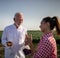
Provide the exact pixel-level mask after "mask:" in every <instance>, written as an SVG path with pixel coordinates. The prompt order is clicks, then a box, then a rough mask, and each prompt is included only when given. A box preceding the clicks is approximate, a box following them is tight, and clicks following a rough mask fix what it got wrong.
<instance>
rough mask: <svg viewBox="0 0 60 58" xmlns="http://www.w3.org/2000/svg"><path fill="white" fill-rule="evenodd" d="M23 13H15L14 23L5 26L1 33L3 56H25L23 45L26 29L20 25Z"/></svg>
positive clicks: (9, 57) (14, 57) (6, 57)
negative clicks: (3, 48)
mask: <svg viewBox="0 0 60 58" xmlns="http://www.w3.org/2000/svg"><path fill="white" fill-rule="evenodd" d="M22 23H23V14H22V13H16V14H15V16H14V24H12V25H10V26H7V27H6V28H5V29H4V32H3V34H2V44H3V45H4V47H5V58H25V56H24V53H23V50H22V47H24V41H25V36H26V34H27V32H26V29H25V28H24V27H22Z"/></svg>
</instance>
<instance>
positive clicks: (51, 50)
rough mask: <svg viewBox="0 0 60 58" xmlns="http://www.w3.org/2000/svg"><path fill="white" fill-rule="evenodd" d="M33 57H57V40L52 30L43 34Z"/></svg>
mask: <svg viewBox="0 0 60 58" xmlns="http://www.w3.org/2000/svg"><path fill="white" fill-rule="evenodd" d="M33 58H57V47H56V41H55V39H54V37H53V34H52V33H51V32H50V33H47V34H45V35H43V36H42V38H41V40H40V42H39V44H38V48H37V51H36V53H34V55H33Z"/></svg>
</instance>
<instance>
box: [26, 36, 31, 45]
mask: <svg viewBox="0 0 60 58" xmlns="http://www.w3.org/2000/svg"><path fill="white" fill-rule="evenodd" d="M30 43H32V35H26V39H25V44H26V45H27V44H28V45H29V44H30Z"/></svg>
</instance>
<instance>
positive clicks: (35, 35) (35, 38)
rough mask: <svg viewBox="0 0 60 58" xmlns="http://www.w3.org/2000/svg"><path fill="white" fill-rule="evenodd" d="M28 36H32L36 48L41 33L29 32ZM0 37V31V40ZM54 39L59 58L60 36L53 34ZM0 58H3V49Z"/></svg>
mask: <svg viewBox="0 0 60 58" xmlns="http://www.w3.org/2000/svg"><path fill="white" fill-rule="evenodd" d="M28 34H29V35H30V34H32V38H33V43H34V45H35V46H37V43H38V42H39V40H40V37H41V36H42V32H41V31H39V30H29V31H28ZM1 36H2V31H0V38H1ZM54 37H55V39H56V41H57V48H58V58H60V36H57V34H56V32H54ZM0 46H2V45H1V44H0ZM0 48H1V47H0ZM0 58H4V49H3V48H2V49H1V50H0ZM28 58H29V57H28Z"/></svg>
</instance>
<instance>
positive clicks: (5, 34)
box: [1, 28, 7, 46]
mask: <svg viewBox="0 0 60 58" xmlns="http://www.w3.org/2000/svg"><path fill="white" fill-rule="evenodd" d="M6 42H7V32H6V28H5V29H4V31H3V34H2V38H1V43H2V45H4V46H6Z"/></svg>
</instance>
